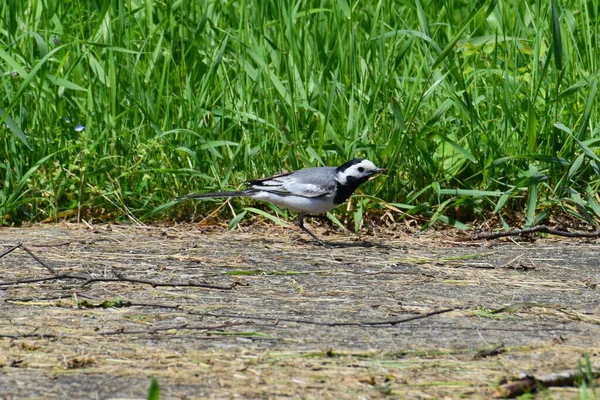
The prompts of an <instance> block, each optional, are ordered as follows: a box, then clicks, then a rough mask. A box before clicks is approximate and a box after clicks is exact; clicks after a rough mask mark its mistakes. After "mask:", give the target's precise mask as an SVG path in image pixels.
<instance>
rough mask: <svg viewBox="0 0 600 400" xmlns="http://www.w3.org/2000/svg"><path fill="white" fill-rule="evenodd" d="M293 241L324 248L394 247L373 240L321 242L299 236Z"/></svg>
mask: <svg viewBox="0 0 600 400" xmlns="http://www.w3.org/2000/svg"><path fill="white" fill-rule="evenodd" d="M292 241H293V242H296V243H301V244H306V245H313V246H314V247H316V248H319V247H320V248H323V249H349V248H363V249H386V250H390V249H393V248H394V246H390V245H385V244H381V243H373V242H363V241H356V242H338V241H326V240H323V241H322V242H321V243H319V242H317V241H315V240H310V239H304V238H298V239H293V240H292Z"/></svg>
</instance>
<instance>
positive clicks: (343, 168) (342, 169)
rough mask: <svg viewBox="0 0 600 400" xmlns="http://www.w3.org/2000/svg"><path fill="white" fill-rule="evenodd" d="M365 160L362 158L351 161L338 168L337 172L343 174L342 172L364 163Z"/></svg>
mask: <svg viewBox="0 0 600 400" xmlns="http://www.w3.org/2000/svg"><path fill="white" fill-rule="evenodd" d="M363 161H364V160H363V159H362V158H355V159H354V160H350V161H348V162H346V163H344V164H342V165H340V166H339V167H337V169H336V172H341V171H345V170H347V169H348V168H350V167H351V166H353V165H356V164H359V163H361V162H363Z"/></svg>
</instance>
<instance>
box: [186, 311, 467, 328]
mask: <svg viewBox="0 0 600 400" xmlns="http://www.w3.org/2000/svg"><path fill="white" fill-rule="evenodd" d="M463 308H464V307H453V308H444V309H441V310H436V311H432V312H430V313H426V314H421V315H416V316H414V317H408V318H403V319H397V320H390V321H349V322H322V321H310V320H301V319H289V318H277V317H261V316H257V315H237V314H216V313H212V312H208V313H196V312H193V311H190V312H188V314H190V315H199V316H208V317H215V318H241V319H254V320H262V321H274V322H277V323H279V322H290V323H295V324H305V325H318V326H332V327H333V326H362V327H377V326H394V325H398V324H402V323H405V322H410V321H414V320H417V319H423V318H428V317H432V316H434V315H439V314H445V313H448V312H450V311H455V310H461V309H463Z"/></svg>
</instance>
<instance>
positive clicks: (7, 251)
mask: <svg viewBox="0 0 600 400" xmlns="http://www.w3.org/2000/svg"><path fill="white" fill-rule="evenodd" d="M19 248H20V249H23V251H25V252H26V253H27V254H29V255H30V256H31V258H33V259H34V260H35V261H37V262H38V263H39V264H40V265H41V266H42V267H44V268H46V269H47V270H48V271H50V272H52V274H54V275H56V274H57V272H56V270H55V269H54V268H52V267H50V266H49V265H48V264H46V263H45V262H43V261H42V260H41V259H40V258H39V257H38V256H36V255H35V254H33V253H32V252H31V250H29V249H28V248H27V247H25V246H23V243H19V244H17V245H16V246H14V247H12V248H10V249H8V250H6V251H5V252H4V253H2V254H0V258H2V257H4V256H5V255H7V254H9V253H12V252H13V251H15V250H16V249H19Z"/></svg>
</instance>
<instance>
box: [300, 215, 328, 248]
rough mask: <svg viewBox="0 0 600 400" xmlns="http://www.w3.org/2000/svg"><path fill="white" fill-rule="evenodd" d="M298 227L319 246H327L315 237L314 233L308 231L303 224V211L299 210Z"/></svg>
mask: <svg viewBox="0 0 600 400" xmlns="http://www.w3.org/2000/svg"><path fill="white" fill-rule="evenodd" d="M298 228H300V229H302V230H303V231H304V232H306V233H308V234H309V235H310V236H311V237H312V238H313V239H315V241H316V242H317V243H318V244H320V245H321V246H325V247H327V243H325V242H324V241H322V240H321V239H319V238H318V237H316V236H315V234H314V233H312V232H311V231H309V230H308V228H307V227H305V226H304V211H300V214H298Z"/></svg>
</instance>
